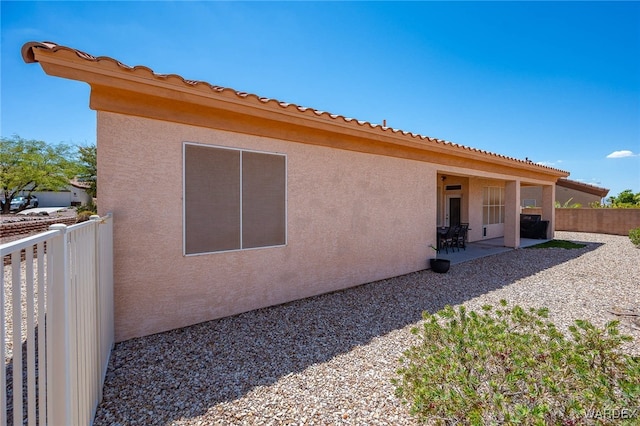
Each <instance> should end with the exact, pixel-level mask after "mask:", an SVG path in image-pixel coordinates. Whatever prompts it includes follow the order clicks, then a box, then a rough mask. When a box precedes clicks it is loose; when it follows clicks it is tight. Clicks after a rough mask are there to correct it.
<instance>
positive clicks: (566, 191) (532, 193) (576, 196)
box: [520, 185, 602, 207]
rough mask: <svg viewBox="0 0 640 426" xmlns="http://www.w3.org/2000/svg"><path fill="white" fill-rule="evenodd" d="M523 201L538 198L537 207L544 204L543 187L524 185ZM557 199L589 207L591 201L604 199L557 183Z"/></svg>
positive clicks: (561, 202) (563, 202) (561, 201)
mask: <svg viewBox="0 0 640 426" xmlns="http://www.w3.org/2000/svg"><path fill="white" fill-rule="evenodd" d="M520 199H521V201H523V200H525V199H530V200H536V207H540V206H541V205H542V187H540V186H523V187H522V191H521V197H520ZM555 200H556V201H557V202H558V203H560V205H561V206H563V205H564V204H565V203H566V202H569V204H570V205H571V204H576V203H578V204H580V205H581V206H582V207H589V205H590V204H591V203H600V202H601V201H602V199H601V198H600V197H599V196H597V195H593V194H588V193H586V192H582V191H578V190H576V189H572V188H565V187H563V186H560V185H556V198H555Z"/></svg>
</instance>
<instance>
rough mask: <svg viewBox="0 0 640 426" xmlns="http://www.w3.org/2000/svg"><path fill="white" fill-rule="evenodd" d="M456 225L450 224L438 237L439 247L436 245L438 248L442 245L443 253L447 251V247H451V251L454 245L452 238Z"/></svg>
mask: <svg viewBox="0 0 640 426" xmlns="http://www.w3.org/2000/svg"><path fill="white" fill-rule="evenodd" d="M457 228H458V227H456V226H450V227H449V228H448V229H447V233H446V234H444V235H442V236H441V237H440V247H438V249H439V250H441V249H442V248H443V247H444V250H445V253H447V254H448V253H449V248H451V250H452V251H453V245H454V241H455V240H454V238H455V235H456V229H457Z"/></svg>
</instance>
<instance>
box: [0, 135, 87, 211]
mask: <svg viewBox="0 0 640 426" xmlns="http://www.w3.org/2000/svg"><path fill="white" fill-rule="evenodd" d="M0 141H1V142H2V143H1V144H0V191H2V197H0V198H1V201H0V202H1V203H2V204H1V207H2V213H8V212H9V208H10V204H11V200H12V199H13V197H15V196H16V195H18V194H20V192H26V193H27V196H30V195H31V193H32V192H33V191H39V190H59V189H62V188H64V187H65V186H66V185H68V184H69V179H71V178H72V177H73V176H75V175H76V174H77V173H78V163H77V161H76V160H75V158H74V156H75V148H74V147H72V146H71V145H67V144H58V145H49V144H47V143H46V142H43V141H38V140H27V139H23V138H21V137H19V136H17V135H14V136H12V137H10V138H6V137H2V138H1V139H0Z"/></svg>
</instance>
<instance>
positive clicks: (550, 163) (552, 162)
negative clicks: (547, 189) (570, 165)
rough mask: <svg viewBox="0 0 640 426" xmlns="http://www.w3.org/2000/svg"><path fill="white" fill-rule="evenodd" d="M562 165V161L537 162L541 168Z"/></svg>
mask: <svg viewBox="0 0 640 426" xmlns="http://www.w3.org/2000/svg"><path fill="white" fill-rule="evenodd" d="M561 163H562V160H556V161H538V162H536V164H537V165H539V166H547V167H559V165H560V164H561Z"/></svg>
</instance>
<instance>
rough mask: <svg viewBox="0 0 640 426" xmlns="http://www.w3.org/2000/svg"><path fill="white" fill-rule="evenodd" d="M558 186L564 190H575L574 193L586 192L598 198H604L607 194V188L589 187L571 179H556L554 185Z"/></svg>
mask: <svg viewBox="0 0 640 426" xmlns="http://www.w3.org/2000/svg"><path fill="white" fill-rule="evenodd" d="M556 184H557V185H558V186H562V187H564V188H569V189H575V190H576V191H582V192H586V193H587V194H593V195H597V196H599V197H600V198H603V197H606V196H607V194H608V193H609V190H608V189H607V188H601V187H599V186H595V185H590V184H588V183H583V182H578V181H576V180H571V179H564V178H560V179H558V182H557V183H556Z"/></svg>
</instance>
